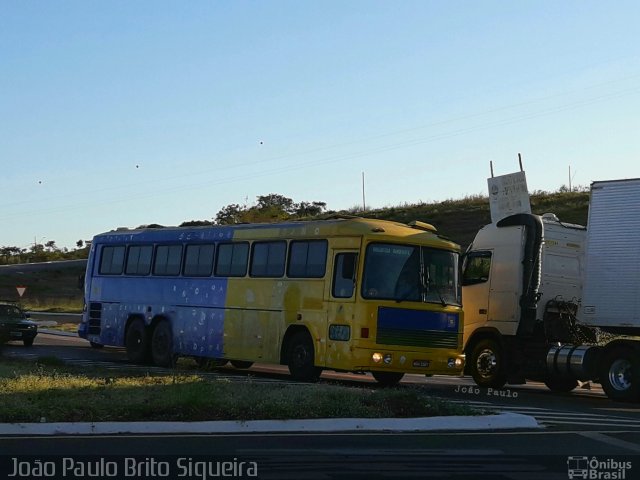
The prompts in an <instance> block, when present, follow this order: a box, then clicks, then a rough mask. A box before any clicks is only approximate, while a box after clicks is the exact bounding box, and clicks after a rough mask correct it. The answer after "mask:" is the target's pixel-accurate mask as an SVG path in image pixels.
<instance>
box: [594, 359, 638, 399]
mask: <svg viewBox="0 0 640 480" xmlns="http://www.w3.org/2000/svg"><path fill="white" fill-rule="evenodd" d="M599 375H600V377H599V378H600V383H601V385H602V389H603V390H604V392H605V393H606V394H607V397H609V398H610V399H612V400H617V401H620V402H637V401H638V400H640V360H639V359H638V353H637V352H635V351H634V350H633V349H631V348H628V347H623V346H620V347H615V348H613V349H611V350H609V351H608V352H606V353H605V354H604V356H603V358H602V361H601V363H600V371H599Z"/></svg>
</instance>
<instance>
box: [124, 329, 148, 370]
mask: <svg viewBox="0 0 640 480" xmlns="http://www.w3.org/2000/svg"><path fill="white" fill-rule="evenodd" d="M124 346H125V348H126V349H127V358H128V359H129V361H130V362H132V363H146V362H147V361H148V360H149V334H148V332H147V329H146V327H145V326H144V322H143V321H142V320H141V319H139V318H136V319H135V320H133V321H132V322H131V323H130V324H129V327H128V328H127V333H126V334H125V336H124Z"/></svg>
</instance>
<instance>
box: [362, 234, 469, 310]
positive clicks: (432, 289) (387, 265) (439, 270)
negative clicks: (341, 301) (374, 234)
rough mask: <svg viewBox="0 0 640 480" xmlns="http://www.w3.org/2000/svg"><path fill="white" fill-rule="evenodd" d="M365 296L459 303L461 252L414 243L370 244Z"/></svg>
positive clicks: (397, 299) (367, 257) (363, 287)
mask: <svg viewBox="0 0 640 480" xmlns="http://www.w3.org/2000/svg"><path fill="white" fill-rule="evenodd" d="M362 296H363V297H364V298H371V299H373V298H376V299H385V300H396V301H398V302H402V301H414V302H429V303H441V304H451V305H458V304H459V303H460V302H459V289H458V254H457V253H455V252H449V251H445V250H438V249H435V248H427V247H418V246H413V245H395V244H386V243H372V244H370V245H369V246H368V247H367V256H366V259H365V270H364V278H363V280H362Z"/></svg>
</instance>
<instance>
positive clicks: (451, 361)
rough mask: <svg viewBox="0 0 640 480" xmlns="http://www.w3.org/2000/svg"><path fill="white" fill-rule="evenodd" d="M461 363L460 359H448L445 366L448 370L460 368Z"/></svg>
mask: <svg viewBox="0 0 640 480" xmlns="http://www.w3.org/2000/svg"><path fill="white" fill-rule="evenodd" d="M462 363H463V362H462V359H461V358H450V359H449V360H448V362H447V366H448V367H449V368H453V367H456V368H460V367H462Z"/></svg>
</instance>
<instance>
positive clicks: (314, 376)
mask: <svg viewBox="0 0 640 480" xmlns="http://www.w3.org/2000/svg"><path fill="white" fill-rule="evenodd" d="M287 365H288V366H289V373H290V374H291V376H292V377H293V379H294V380H300V381H302V382H317V381H318V380H320V374H321V373H322V369H321V368H318V367H316V366H315V351H314V348H313V340H312V339H311V336H310V335H309V333H308V332H302V331H300V332H297V333H294V334H293V336H292V337H291V340H290V342H289V348H288V355H287Z"/></svg>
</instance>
